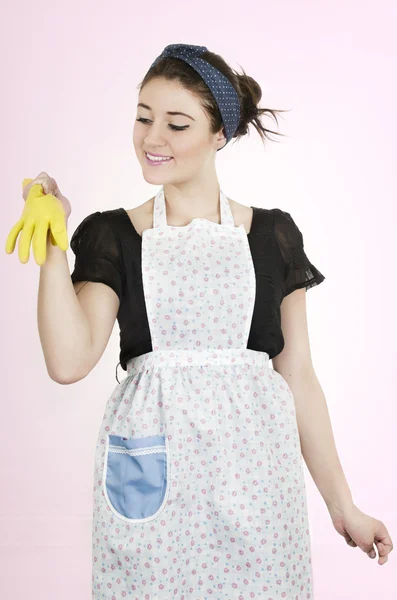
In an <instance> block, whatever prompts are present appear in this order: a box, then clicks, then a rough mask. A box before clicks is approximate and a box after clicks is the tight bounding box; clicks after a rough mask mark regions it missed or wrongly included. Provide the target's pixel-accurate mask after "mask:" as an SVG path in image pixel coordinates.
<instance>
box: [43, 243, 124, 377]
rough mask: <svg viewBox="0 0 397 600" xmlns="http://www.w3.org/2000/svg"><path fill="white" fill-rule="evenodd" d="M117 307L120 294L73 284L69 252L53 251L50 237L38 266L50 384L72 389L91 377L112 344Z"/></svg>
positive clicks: (95, 285) (94, 285)
mask: <svg viewBox="0 0 397 600" xmlns="http://www.w3.org/2000/svg"><path fill="white" fill-rule="evenodd" d="M80 289H81V291H80ZM77 293H78V294H79V296H77ZM119 304H120V301H119V298H118V296H117V294H116V293H115V292H114V291H113V290H112V289H111V288H110V287H109V286H107V285H105V284H103V283H94V282H87V283H85V284H84V283H83V282H76V283H75V284H73V282H72V280H71V277H70V272H69V265H68V261H67V256H66V252H64V251H63V250H61V249H60V248H59V247H58V246H53V245H52V244H51V240H50V235H49V234H48V237H47V258H46V261H45V263H44V264H43V265H42V266H41V267H40V281H39V292H38V305H37V319H38V328H39V335H40V341H41V346H42V348H43V353H44V359H45V362H46V366H47V371H48V374H49V376H50V377H51V379H53V380H54V381H56V382H57V383H60V384H70V383H75V382H77V381H80V380H81V379H83V378H84V377H86V376H87V375H88V374H89V373H90V371H91V370H92V369H93V368H94V366H95V365H96V364H97V362H98V361H99V359H100V358H101V356H102V354H103V352H104V350H105V348H106V345H107V343H108V341H109V338H110V335H111V333H112V330H113V327H114V323H115V320H116V317H117V312H118V309H119ZM92 332H95V336H93V335H92Z"/></svg>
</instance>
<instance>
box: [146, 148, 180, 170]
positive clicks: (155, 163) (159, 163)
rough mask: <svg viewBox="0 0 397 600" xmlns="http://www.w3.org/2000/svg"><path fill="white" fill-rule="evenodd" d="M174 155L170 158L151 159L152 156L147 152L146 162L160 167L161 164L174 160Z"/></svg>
mask: <svg viewBox="0 0 397 600" xmlns="http://www.w3.org/2000/svg"><path fill="white" fill-rule="evenodd" d="M173 158H174V157H173V156H171V157H170V158H169V159H168V160H150V158H149V157H148V155H147V154H146V152H145V160H146V163H147V164H148V165H150V166H151V167H158V166H159V165H168V164H169V163H170V162H171V161H172V160H173Z"/></svg>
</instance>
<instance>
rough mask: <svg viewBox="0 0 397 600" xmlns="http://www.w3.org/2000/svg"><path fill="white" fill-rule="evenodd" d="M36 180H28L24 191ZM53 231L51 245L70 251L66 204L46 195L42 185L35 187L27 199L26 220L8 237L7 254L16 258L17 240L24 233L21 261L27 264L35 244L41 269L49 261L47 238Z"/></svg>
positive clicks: (36, 256)
mask: <svg viewBox="0 0 397 600" xmlns="http://www.w3.org/2000/svg"><path fill="white" fill-rule="evenodd" d="M32 181H33V179H24V180H23V183H22V189H23V188H24V187H25V186H27V185H29V183H31V182H32ZM48 230H49V231H50V236H51V244H52V245H53V246H59V248H60V249H61V250H64V251H65V252H66V250H67V249H68V248H69V241H68V234H67V229H66V219H65V210H64V208H63V206H62V202H61V201H60V200H59V198H57V197H56V196H54V195H53V194H44V192H43V188H42V186H41V185H40V184H37V185H32V187H31V188H30V190H29V194H28V197H27V198H26V202H25V206H24V210H23V213H22V217H21V218H20V219H19V221H18V222H17V223H16V224H15V225H14V227H13V228H12V229H11V231H10V233H9V234H8V237H7V241H6V252H7V254H12V253H13V252H14V249H15V243H16V239H17V237H18V234H19V232H20V231H22V233H21V237H20V238H19V243H18V257H19V260H20V261H21V263H23V264H25V263H27V262H28V260H29V256H30V244H31V242H32V238H33V242H32V248H33V254H34V258H35V261H36V263H37V264H38V265H39V266H41V265H43V264H44V263H45V261H46V258H47V252H46V249H47V234H48Z"/></svg>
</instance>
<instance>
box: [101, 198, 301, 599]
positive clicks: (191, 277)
mask: <svg viewBox="0 0 397 600" xmlns="http://www.w3.org/2000/svg"><path fill="white" fill-rule="evenodd" d="M220 203H221V224H218V223H213V222H210V221H208V220H206V219H193V221H191V223H190V224H189V225H187V226H184V227H172V226H168V225H167V224H166V215H165V212H166V211H165V202H164V193H163V189H161V190H160V192H159V193H158V194H157V196H156V199H155V206H154V226H153V229H148V230H145V231H144V232H143V238H142V274H143V285H144V293H145V301H146V308H147V313H148V320H149V326H150V329H151V336H152V345H153V351H152V352H149V353H147V354H143V355H141V356H138V357H135V358H134V359H132V360H131V361H129V363H128V365H127V376H126V377H125V379H124V380H122V381H121V382H120V384H119V385H117V387H116V388H115V390H114V391H113V393H112V394H111V395H110V397H109V399H108V401H107V403H106V407H105V413H104V417H103V420H102V424H101V427H100V431H99V435H98V442H97V447H96V455H95V480H94V507H93V574H92V585H93V598H94V600H100V599H106V600H119V599H121V598H129V599H131V600H157V599H158V600H160V599H161V600H171V599H178V600H203V599H207V598H213V599H214V600H215V599H219V600H221V599H222V600H223V599H233V600H248V599H251V598H255V599H258V598H260V599H262V600H279V599H281V598H285V599H288V600H307V599H312V598H313V575H312V566H311V551H310V532H309V523H308V514H307V505H306V490H305V482H304V473H303V464H302V456H301V448H300V443H299V433H298V428H297V422H296V413H295V405H294V398H293V395H292V392H291V390H290V388H289V386H288V384H287V382H286V381H285V380H284V378H283V377H282V376H281V375H280V374H279V373H277V372H276V371H274V370H273V369H272V368H271V367H270V366H269V355H268V354H267V353H265V352H258V351H254V350H249V349H247V339H248V334H249V329H250V324H251V318H252V313H253V305H254V300H255V273H254V269H253V263H252V258H251V255H250V250H249V245H248V240H247V236H246V232H245V229H244V227H243V226H240V227H235V226H234V222H233V218H232V213H231V210H230V206H229V203H228V200H227V198H226V196H225V195H224V194H223V193H222V192H221V194H220ZM109 435H120V436H125V437H127V438H145V437H147V436H153V435H166V439H167V454H168V470H167V477H166V481H165V482H164V484H165V485H166V492H167V493H166V501H165V502H164V503H163V505H162V507H161V510H160V511H158V512H157V513H156V514H155V515H154V518H149V519H127V518H121V517H120V516H118V515H117V514H115V512H114V510H113V507H112V506H111V504H110V502H109V498H108V495H107V494H106V493H104V490H106V442H107V439H108V436H109ZM143 478H147V479H148V481H149V479H150V473H143ZM128 489H131V488H128V487H127V486H125V488H124V490H123V492H124V493H125V491H126V490H127V491H128Z"/></svg>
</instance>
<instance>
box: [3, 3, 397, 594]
mask: <svg viewBox="0 0 397 600" xmlns="http://www.w3.org/2000/svg"><path fill="white" fill-rule="evenodd" d="M1 13H2V14H1V19H0V23H1V37H0V40H1V41H0V43H1V45H2V52H1V59H0V60H1V81H2V94H1V104H2V107H1V108H2V110H1V111H0V119H1V131H2V132H3V135H2V136H1V172H2V185H3V193H2V196H3V219H1V239H2V240H3V246H4V247H5V240H6V237H7V235H8V232H9V230H10V229H11V227H12V225H13V224H14V223H15V222H16V221H17V220H18V219H19V217H20V214H21V212H22V206H23V204H22V203H23V200H22V197H21V183H22V179H23V178H24V177H31V178H34V177H36V176H37V175H38V173H39V172H40V171H46V172H47V173H49V174H50V176H52V177H54V178H55V179H56V180H57V182H58V185H59V187H60V189H61V190H62V192H63V193H64V194H65V195H66V196H67V197H68V198H69V199H70V201H71V203H72V207H73V212H72V215H71V218H70V220H69V228H68V229H69V239H70V237H71V235H72V233H73V232H74V230H75V228H76V227H77V225H78V224H79V223H80V222H81V220H82V219H83V218H84V217H85V216H86V215H88V214H90V213H91V212H94V211H96V210H107V209H112V208H118V207H120V206H123V207H124V208H126V209H129V208H133V207H134V206H137V205H139V204H141V203H142V202H144V201H146V200H147V199H148V198H150V197H151V196H152V195H153V194H154V192H155V191H156V190H157V188H155V187H154V186H150V185H149V184H147V183H146V182H145V180H144V179H143V177H142V174H141V170H140V167H139V164H138V161H137V159H136V157H135V152H134V148H133V144H132V128H133V124H134V118H135V115H136V112H135V111H136V103H137V91H136V87H137V85H138V83H139V81H140V80H141V78H142V77H143V75H144V74H145V72H146V70H147V69H148V68H149V66H150V64H151V63H152V61H153V60H154V58H155V57H156V56H157V55H158V54H159V53H160V52H161V51H162V49H163V48H164V46H165V45H167V44H170V43H178V42H182V43H189V44H197V45H206V46H207V47H208V48H209V49H210V50H213V51H214V52H217V53H219V54H221V55H222V56H224V58H225V59H226V61H227V62H229V64H231V66H233V67H234V68H236V69H239V65H241V66H242V67H243V68H244V69H245V71H246V72H247V73H248V74H250V75H252V76H253V77H254V78H255V79H256V80H257V81H258V82H259V83H260V85H261V87H262V91H263V98H262V101H261V103H260V104H261V106H263V107H267V108H269V107H270V108H275V109H291V110H290V112H288V113H284V114H283V116H282V117H281V118H280V120H279V128H278V129H277V125H276V124H275V122H274V121H273V120H268V121H267V126H268V127H269V128H270V129H275V130H278V131H280V132H281V133H283V134H285V135H286V136H287V137H285V138H276V136H274V138H275V139H278V140H279V143H275V142H273V143H272V142H267V144H266V147H265V149H264V148H263V146H262V142H261V141H260V138H259V136H258V134H257V133H256V131H255V130H254V129H253V128H252V129H251V134H250V137H248V136H246V137H245V138H244V139H242V140H241V141H240V142H239V143H238V144H235V145H234V146H233V145H232V144H229V145H228V146H227V147H226V149H225V150H223V151H222V152H220V153H219V154H218V157H217V171H218V175H219V180H220V183H221V186H222V189H223V191H224V192H225V193H226V194H227V195H228V196H229V197H231V198H233V199H235V200H237V201H238V202H241V203H244V204H247V205H252V204H254V205H256V206H262V207H266V208H273V207H279V208H282V209H283V210H287V211H288V212H290V213H291V214H292V216H293V218H294V219H295V221H296V223H297V224H298V226H299V227H300V229H301V231H302V233H303V236H304V240H305V249H306V252H307V254H308V256H309V258H310V260H311V261H312V262H313V264H314V265H316V266H317V267H318V268H319V269H320V271H321V272H322V273H323V274H324V275H325V276H326V280H325V281H324V282H323V283H322V284H321V286H319V287H318V288H313V289H311V290H309V291H308V293H307V306H308V322H309V329H310V340H311V350H312V357H313V362H314V367H315V370H316V373H317V376H318V378H319V380H320V382H321V384H322V387H323V389H324V392H325V395H326V397H327V402H328V407H329V411H330V415H331V419H332V424H333V430H334V435H335V440H336V444H337V448H338V451H339V455H340V458H341V461H342V465H343V467H344V470H345V473H346V476H347V479H348V482H349V485H350V487H351V489H352V493H353V499H354V501H355V503H356V504H357V505H358V506H359V508H361V510H363V511H364V512H367V513H368V514H370V515H371V516H374V517H376V518H378V519H380V520H382V521H383V522H384V523H385V524H386V526H387V527H388V529H389V532H390V534H391V536H392V538H393V541H394V543H395V544H397V535H396V472H397V464H396V463H397V459H396V457H397V453H396V450H395V448H396V443H395V440H396V434H397V431H396V418H397V408H396V387H395V382H394V375H395V374H396V369H395V361H396V354H395V339H396V333H397V332H396V316H395V315H396V311H395V299H396V289H395V282H396V277H395V270H396V250H395V239H396V217H397V210H396V192H397V189H396V178H395V168H396V151H397V146H396V133H397V131H396V125H397V117H396V114H397V113H396V105H397V93H396V89H397V88H396V83H395V81H396V77H395V75H396V58H397V56H396V37H395V27H396V19H397V5H396V4H395V3H394V2H392V0H389V1H385V0H380V1H377V2H369V3H365V5H364V4H363V3H362V2H358V1H351V0H349V1H344V2H335V1H322V2H321V1H320V2H314V1H306V2H298V3H297V2H293V1H289V2H282V3H276V2H260V3H259V2H258V3H255V4H254V3H251V4H250V3H247V2H233V1H232V2H227V3H226V2H222V3H221V2H213V1H211V2H209V1H207V0H204V1H202V2H199V3H193V4H192V5H191V7H190V8H189V7H188V4H187V3H186V2H179V1H178V2H175V1H174V2H172V3H171V2H159V1H155V2H151V3H149V4H147V5H145V4H144V3H142V2H140V3H136V4H133V3H132V2H126V1H123V2H116V3H114V4H113V5H111V4H110V3H109V2H102V1H96V2H81V1H79V2H77V1H76V0H72V1H68V2H63V3H61V4H54V2H46V1H43V0H39V1H36V2H34V3H31V2H27V1H25V2H21V1H18V0H17V1H15V0H13V1H12V2H11V1H10V0H9V1H8V2H5V3H4V2H3V4H2V10H1ZM1 256H2V258H1V265H2V281H3V294H2V302H3V307H2V308H3V310H2V315H3V319H2V335H1V345H2V348H1V371H2V378H3V384H4V385H3V394H2V415H1V417H2V418H1V420H0V423H1V424H0V427H1V446H2V447H1V473H0V475H1V482H2V493H1V507H0V510H1V515H0V524H1V531H0V543H1V557H0V560H1V581H0V589H2V597H3V598H5V599H7V600H8V599H10V600H11V599H12V600H22V599H23V600H25V599H26V598H29V599H30V600H34V599H36V598H37V599H40V600H53V599H54V598H57V600H70V599H71V598H73V600H87V599H88V598H90V597H91V510H92V485H93V481H92V476H93V464H94V463H93V461H94V452H95V443H96V436H97V432H98V429H99V425H100V422H101V419H102V414H103V410H104V406H105V403H106V401H107V398H108V397H109V395H110V394H111V392H112V391H113V389H114V387H115V386H116V385H117V381H116V379H115V366H116V364H117V362H118V352H119V347H118V343H119V330H118V325H117V323H116V325H115V328H114V330H113V334H112V337H111V339H110V342H109V345H108V347H107V349H106V351H105V353H104V355H103V357H102V359H101V360H100V362H99V363H98V365H97V366H96V367H95V368H94V370H93V371H92V372H91V373H90V375H89V376H88V377H87V378H86V379H84V380H83V381H81V382H79V383H77V384H73V385H69V386H67V385H65V386H62V385H59V384H57V383H55V382H54V381H52V380H51V379H50V378H49V376H48V374H47V371H46V367H45V362H44V357H43V353H42V349H41V345H40V340H39V335H38V329H37V315H36V311H37V292H38V280H39V270H40V269H39V267H38V265H37V264H36V263H35V261H34V257H33V254H32V253H31V256H30V260H29V262H28V263H27V264H26V265H23V264H21V263H20V262H19V260H18V253H17V248H16V250H15V251H14V254H12V255H10V256H9V255H7V254H6V253H5V250H4V249H3V253H2V255H1ZM68 258H69V264H70V268H71V270H72V268H73V264H74V255H73V253H72V252H71V250H70V249H69V250H68ZM118 376H119V379H120V380H121V379H122V378H123V377H124V376H125V372H124V371H123V370H122V369H121V368H120V367H119V369H118ZM305 475H306V484H307V492H308V502H309V514H310V525H311V536H312V560H313V567H314V590H315V598H316V600H335V599H336V598H338V600H341V599H345V598H349V599H354V600H356V599H357V600H358V599H360V600H366V599H372V598H377V600H381V599H384V600H391V599H393V598H396V597H397V576H396V573H397V569H396V562H395V561H396V556H395V553H392V554H391V555H390V557H389V562H388V563H387V564H386V565H385V566H383V567H380V566H379V565H378V564H377V561H376V560H373V561H371V560H370V559H369V558H368V557H367V556H366V555H365V554H364V553H363V552H362V551H361V550H360V549H359V548H355V549H352V548H350V547H348V546H347V545H346V543H345V541H344V539H343V538H342V537H341V536H340V535H338V534H337V532H336V531H335V530H334V528H333V526H332V523H331V521H330V518H329V515H328V512H327V510H326V507H325V504H324V502H323V500H322V498H321V496H320V494H319V492H318V491H317V488H316V486H315V484H314V482H313V480H312V479H311V477H310V474H309V472H308V470H307V468H306V467H305ZM164 600H168V599H164Z"/></svg>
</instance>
